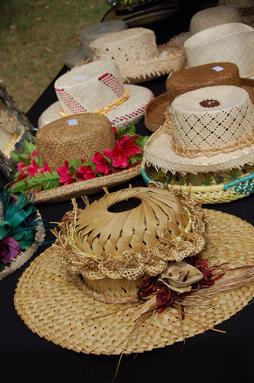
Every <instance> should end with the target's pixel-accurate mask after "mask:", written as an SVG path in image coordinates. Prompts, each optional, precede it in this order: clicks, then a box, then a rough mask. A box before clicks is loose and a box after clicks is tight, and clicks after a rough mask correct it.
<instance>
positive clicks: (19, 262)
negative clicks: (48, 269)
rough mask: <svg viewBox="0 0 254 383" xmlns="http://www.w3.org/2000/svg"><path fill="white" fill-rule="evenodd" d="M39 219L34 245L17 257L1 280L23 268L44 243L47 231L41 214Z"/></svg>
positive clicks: (2, 274) (4, 270)
mask: <svg viewBox="0 0 254 383" xmlns="http://www.w3.org/2000/svg"><path fill="white" fill-rule="evenodd" d="M37 219H38V224H37V227H36V233H35V238H34V243H33V244H32V245H31V246H30V247H29V248H28V249H26V250H24V251H22V252H21V253H20V254H19V255H18V256H17V258H15V259H14V260H13V261H12V262H11V263H10V264H9V265H7V266H6V267H5V268H4V269H3V270H2V271H1V272H0V280H1V279H3V278H5V277H7V275H9V274H11V273H13V272H14V271H16V270H18V269H19V268H20V267H21V266H23V265H24V264H25V263H26V262H27V261H28V260H29V259H30V258H31V257H32V256H33V254H34V253H35V252H36V250H37V249H38V247H39V246H40V244H41V243H42V242H43V240H44V236H45V229H44V226H43V223H42V219H41V215H40V213H39V212H37Z"/></svg>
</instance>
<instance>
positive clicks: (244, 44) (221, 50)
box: [184, 23, 254, 77]
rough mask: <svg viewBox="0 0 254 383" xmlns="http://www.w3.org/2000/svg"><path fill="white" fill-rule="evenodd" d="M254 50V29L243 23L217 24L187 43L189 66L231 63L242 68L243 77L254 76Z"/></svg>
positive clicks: (192, 37)
mask: <svg viewBox="0 0 254 383" xmlns="http://www.w3.org/2000/svg"><path fill="white" fill-rule="evenodd" d="M253 47H254V29H253V28H252V27H250V26H248V25H246V24H241V23H229V24H223V25H217V26H214V27H211V28H208V29H205V30H203V31H201V32H198V33H196V34H195V35H193V36H191V37H190V38H189V39H187V40H186V41H185V42H184V48H185V53H186V57H187V65H188V66H196V65H201V64H208V63H210V62H214V61H229V62H233V63H235V64H236V65H237V66H238V68H239V71H240V76H241V77H251V76H253V75H254V64H253V62H254V48H253ZM247 52H248V54H247Z"/></svg>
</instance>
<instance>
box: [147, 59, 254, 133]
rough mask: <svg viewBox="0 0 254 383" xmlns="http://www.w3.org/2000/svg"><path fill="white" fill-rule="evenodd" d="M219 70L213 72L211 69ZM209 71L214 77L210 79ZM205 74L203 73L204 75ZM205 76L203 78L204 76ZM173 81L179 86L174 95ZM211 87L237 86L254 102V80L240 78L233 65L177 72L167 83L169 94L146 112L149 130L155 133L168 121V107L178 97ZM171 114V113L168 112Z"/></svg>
mask: <svg viewBox="0 0 254 383" xmlns="http://www.w3.org/2000/svg"><path fill="white" fill-rule="evenodd" d="M213 68H217V71H216V70H213V71H211V69H213ZM209 71H210V73H211V72H212V76H210V77H209V75H208V74H209ZM202 72H203V73H202ZM202 74H203V76H202ZM172 81H174V84H176V85H177V90H175V89H174V94H172V85H173V84H172ZM211 85H237V86H240V87H242V88H244V89H245V90H247V92H248V93H249V96H250V98H251V100H252V102H254V80H251V79H245V78H240V77H239V70H238V68H237V66H236V65H235V64H233V63H228V62H217V63H209V64H204V65H199V66H196V67H191V68H187V69H183V70H180V71H177V72H175V73H174V74H173V75H172V76H170V77H169V78H168V79H167V81H166V88H167V89H168V91H167V92H165V93H163V94H161V95H159V96H157V97H155V98H154V99H153V100H152V101H151V102H150V103H149V104H148V105H147V108H146V111H145V125H146V127H147V129H148V130H150V131H151V132H155V131H156V130H157V129H159V128H160V127H161V126H162V125H163V124H164V122H165V120H166V114H167V109H168V106H169V105H170V104H171V102H172V101H173V100H174V98H175V97H177V96H178V95H180V94H182V93H185V92H187V91H190V90H194V89H198V88H201V87H205V86H211ZM168 113H169V112H168Z"/></svg>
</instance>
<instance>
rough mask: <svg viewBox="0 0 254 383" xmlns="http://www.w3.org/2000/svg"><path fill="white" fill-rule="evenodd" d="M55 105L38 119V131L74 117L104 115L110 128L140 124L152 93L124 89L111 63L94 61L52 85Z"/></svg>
mask: <svg viewBox="0 0 254 383" xmlns="http://www.w3.org/2000/svg"><path fill="white" fill-rule="evenodd" d="M55 91H56V94H57V97H58V100H59V101H57V102H55V103H54V104H52V105H51V106H50V107H49V108H48V109H46V110H45V111H44V112H43V113H42V115H41V116H40V118H39V127H42V126H43V125H46V124H48V123H50V122H52V121H54V120H57V119H59V118H61V117H63V116H66V115H70V114H76V113H85V112H91V113H101V114H105V115H106V116H107V117H108V119H109V120H110V122H111V123H112V124H113V126H117V127H118V126H125V125H128V124H130V123H134V122H137V121H138V120H140V119H141V118H142V117H143V115H144V112H145V108H146V106H147V104H148V103H149V102H150V101H151V99H152V98H153V94H152V92H151V91H150V90H149V89H147V88H144V87H141V86H137V85H124V84H123V82H122V79H121V77H120V74H119V71H118V69H117V67H116V65H115V64H114V63H111V62H109V61H96V62H92V63H89V64H86V65H82V66H80V67H75V68H73V69H72V70H70V71H69V72H67V73H66V74H64V75H62V76H61V77H59V78H58V79H57V80H56V82H55Z"/></svg>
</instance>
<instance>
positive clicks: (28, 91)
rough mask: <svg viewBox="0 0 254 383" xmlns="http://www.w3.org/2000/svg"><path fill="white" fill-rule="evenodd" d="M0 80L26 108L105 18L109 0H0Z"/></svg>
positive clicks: (21, 107)
mask: <svg viewBox="0 0 254 383" xmlns="http://www.w3.org/2000/svg"><path fill="white" fill-rule="evenodd" d="M0 8H1V12H0V47H1V53H0V79H2V80H3V81H4V83H5V85H6V86H7V89H8V91H9V93H10V94H11V95H12V97H13V98H14V100H15V101H16V104H17V105H18V107H19V109H21V110H23V111H24V112H26V111H27V110H28V109H29V108H30V107H31V106H32V104H33V103H34V102H35V101H36V99H37V98H38V96H39V95H40V94H41V93H42V92H43V90H44V89H45V88H46V87H47V85H48V84H49V82H50V81H51V80H52V78H54V77H55V75H56V73H57V72H58V71H59V70H60V68H61V67H62V65H63V57H64V54H65V52H66V51H67V50H68V49H69V48H72V47H75V46H78V45H79V41H80V32H81V30H82V28H84V27H85V26H87V25H91V24H93V23H95V22H99V21H100V19H101V17H102V16H103V15H104V13H105V12H106V10H107V9H108V6H107V3H106V1H105V0H96V1H94V0H83V1H82V0H69V1H67V0H8V1H5V0H0Z"/></svg>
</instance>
